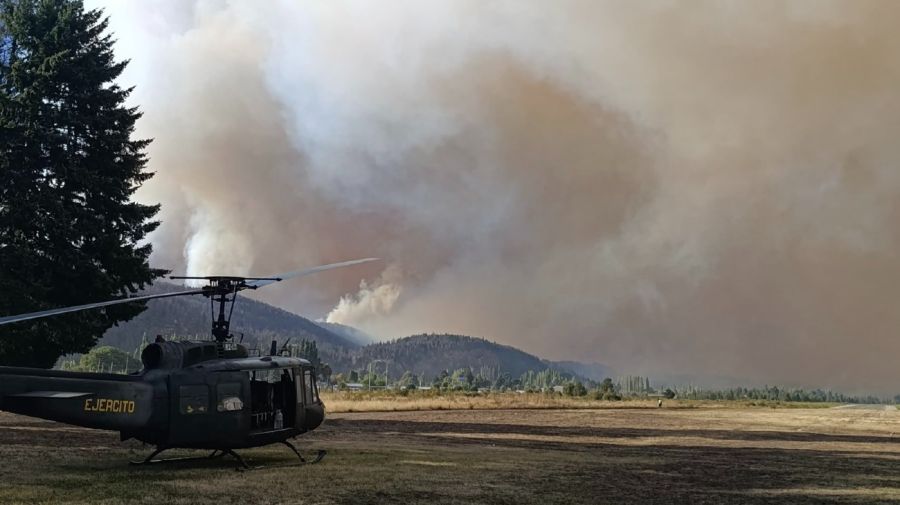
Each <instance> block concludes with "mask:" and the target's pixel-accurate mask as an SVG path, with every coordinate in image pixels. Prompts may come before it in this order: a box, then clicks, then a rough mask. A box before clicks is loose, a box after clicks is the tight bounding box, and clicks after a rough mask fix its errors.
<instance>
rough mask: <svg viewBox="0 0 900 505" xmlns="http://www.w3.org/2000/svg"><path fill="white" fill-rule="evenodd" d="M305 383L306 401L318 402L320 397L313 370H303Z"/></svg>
mask: <svg viewBox="0 0 900 505" xmlns="http://www.w3.org/2000/svg"><path fill="white" fill-rule="evenodd" d="M303 384H304V385H305V386H306V388H305V391H304V393H303V394H304V397H303V399H304V401H305V402H306V403H307V404H312V403H316V402H317V401H318V400H319V398H318V395H317V394H316V393H317V392H316V380H315V376H314V375H313V373H312V370H304V371H303Z"/></svg>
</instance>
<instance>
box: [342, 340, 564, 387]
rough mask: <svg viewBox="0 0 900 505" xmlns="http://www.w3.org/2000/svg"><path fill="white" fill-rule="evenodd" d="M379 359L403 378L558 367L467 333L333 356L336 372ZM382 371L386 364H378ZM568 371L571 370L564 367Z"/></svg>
mask: <svg viewBox="0 0 900 505" xmlns="http://www.w3.org/2000/svg"><path fill="white" fill-rule="evenodd" d="M375 360H384V361H386V362H387V368H388V373H389V374H390V376H391V377H392V378H393V377H395V376H396V377H399V376H400V375H401V374H402V373H403V372H404V371H410V372H412V373H413V374H416V375H422V374H424V375H425V377H428V378H431V377H434V376H436V375H438V374H440V373H441V371H442V370H448V371H451V372H452V371H453V370H456V369H459V368H471V369H472V370H473V371H475V372H476V373H477V372H479V371H481V370H484V371H486V372H488V373H493V374H497V373H509V374H510V375H511V376H512V377H519V376H520V375H522V374H523V373H525V372H527V371H528V370H534V371H540V370H544V369H546V368H557V369H562V367H556V366H554V364H553V363H551V362H547V361H544V360H542V359H541V358H538V357H537V356H534V355H532V354H528V353H527V352H524V351H521V350H519V349H516V348H515V347H510V346H507V345H500V344H496V343H494V342H490V341H488V340H485V339H483V338H475V337H468V336H463V335H413V336H410V337H405V338H401V339H397V340H392V341H389V342H379V343H374V344H369V345H367V346H365V347H360V348H357V349H354V350H353V351H352V352H350V353H347V354H346V355H345V356H343V357H342V358H339V359H332V361H331V362H330V364H331V368H332V369H333V370H334V371H335V372H346V371H349V370H353V369H355V370H361V369H365V368H366V367H367V366H368V365H369V363H372V362H374V361H375ZM376 368H377V369H378V370H379V371H381V370H383V369H384V364H378V365H376ZM564 371H566V372H568V371H569V370H564Z"/></svg>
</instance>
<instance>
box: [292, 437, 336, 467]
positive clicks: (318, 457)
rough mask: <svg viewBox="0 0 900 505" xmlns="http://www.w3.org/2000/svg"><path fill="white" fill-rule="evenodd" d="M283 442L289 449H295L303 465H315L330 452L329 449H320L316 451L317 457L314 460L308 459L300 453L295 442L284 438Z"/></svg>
mask: <svg viewBox="0 0 900 505" xmlns="http://www.w3.org/2000/svg"><path fill="white" fill-rule="evenodd" d="M281 443H282V444H284V445H286V446H287V448H288V449H290V450H292V451H294V454H296V455H297V457H298V458H300V463H301V464H303V465H307V464H308V465H315V464H316V463H318V462H319V461H322V458H324V457H325V455H326V454H328V451H325V450H322V449H319V451H318V452H317V453H316V457H315V458H313V459H312V461H306V458H304V457H303V456H302V455H301V454H300V451H298V450H297V448H296V447H294V444H292V443H290V442H288V441H287V440H282V441H281Z"/></svg>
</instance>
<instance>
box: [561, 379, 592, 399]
mask: <svg viewBox="0 0 900 505" xmlns="http://www.w3.org/2000/svg"><path fill="white" fill-rule="evenodd" d="M563 394H564V395H566V396H584V395H586V394H587V388H586V387H584V384H582V383H581V381H570V382H567V383H566V384H565V386H563Z"/></svg>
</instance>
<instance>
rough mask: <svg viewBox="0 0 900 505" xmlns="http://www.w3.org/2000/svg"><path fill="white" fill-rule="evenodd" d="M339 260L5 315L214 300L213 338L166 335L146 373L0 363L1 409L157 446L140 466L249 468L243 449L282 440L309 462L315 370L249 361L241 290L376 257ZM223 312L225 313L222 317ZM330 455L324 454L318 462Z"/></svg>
mask: <svg viewBox="0 0 900 505" xmlns="http://www.w3.org/2000/svg"><path fill="white" fill-rule="evenodd" d="M377 259H378V258H363V259H357V260H350V261H343V262H340V263H331V264H328V265H321V266H316V267H312V268H306V269H303V270H297V271H294V272H288V273H284V274H277V275H272V276H268V277H238V276H206V277H169V278H170V279H179V280H190V281H194V282H201V283H202V282H205V283H206V284H205V285H203V286H202V287H200V288H197V289H188V290H185V291H176V292H166V293H160V294H152V295H144V296H135V297H129V298H121V299H117V300H110V301H105V302H98V303H89V304H85V305H77V306H72V307H64V308H58V309H51V310H44V311H40V312H31V313H27V314H20V315H15V316H7V317H0V325H4V324H13V323H18V322H21V321H28V320H32V319H38V318H43V317H50V316H54V315H57V314H65V313H68V312H75V311H80V310H90V309H98V308H101V307H107V306H110V305H116V304H120V303H134V302H141V301H148V300H153V299H156V298H169V297H175V296H191V295H201V296H204V297H206V298H208V299H209V301H210V310H211V311H212V313H213V315H214V317H213V318H212V329H211V334H212V339H211V340H208V341H199V342H196V341H194V342H189V341H167V340H165V339H163V338H161V337H157V339H156V341H155V342H153V343H151V344H148V345H147V346H146V347H145V348H144V350H143V351H142V353H141V364H142V366H143V368H142V369H141V370H140V371H139V372H135V373H133V374H129V375H120V374H112V373H92V372H72V371H63V370H46V369H41V368H23V367H4V366H0V410H3V411H7V412H13V413H16V414H21V415H25V416H30V417H37V418H42V419H48V420H51V421H58V422H62V423H66V424H72V425H76V426H82V427H85V428H96V429H102V430H113V431H118V432H119V433H120V438H121V440H122V441H125V440H129V439H136V440H138V441H141V442H143V443H145V444H149V445H152V446H155V450H154V451H153V452H152V453H151V454H150V455H148V456H147V457H146V458H144V459H143V460H140V461H132V462H131V464H134V465H147V464H151V463H161V462H169V461H184V460H200V459H215V458H221V457H223V456H226V455H229V456H231V457H233V458H234V459H235V460H236V461H237V463H238V464H239V465H240V467H241V468H244V469H247V468H250V467H249V465H248V464H247V462H246V461H245V460H244V459H243V458H242V457H241V456H240V455H239V454H238V453H237V452H235V449H245V448H250V447H260V446H264V445H270V444H276V443H280V444H283V445H285V446H287V447H288V448H289V449H291V451H293V453H294V454H295V455H296V456H297V457H298V458H299V460H300V461H299V463H300V464H304V463H307V460H306V459H305V458H304V457H303V456H302V455H301V454H300V451H298V450H297V448H296V447H295V446H294V445H293V444H292V443H291V442H290V439H292V438H294V437H296V436H298V435H301V434H303V433H307V432H309V431H312V430H314V429H316V428H317V427H318V426H319V425H320V424H322V421H324V419H325V406H324V404H323V403H322V400H321V398H319V392H318V387H317V385H316V370H315V368H314V367H313V365H312V364H311V363H310V362H309V361H307V360H305V359H302V358H295V357H287V356H279V355H278V354H279V353H278V352H277V351H278V349H277V342H275V341H273V342H272V346H271V349H270V352H269V355H268V356H250V352H249V350H248V349H247V347H245V346H244V345H241V344H240V343H236V342H234V336H233V335H232V334H231V332H230V325H231V315H232V313H233V311H234V304H235V302H236V301H237V299H238V296H237V294H238V293H239V292H241V291H243V290H246V289H254V290H255V289H259V288H261V287H264V286H268V285H270V284H274V283H276V282H280V281H284V280H287V279H290V278H295V277H302V276H306V275H310V274H314V273H317V272H322V271H325V270H331V269H334V268H341V267H348V266H352V265H358V264H362V263H367V262H370V261H376V260H377ZM216 312H217V314H216ZM176 448H178V449H204V450H211V451H212V453H210V454H209V455H208V456H202V457H190V458H169V459H154V458H156V457H157V456H158V455H159V454H160V453H162V452H163V451H167V450H169V449H176ZM324 456H325V451H323V450H320V451H318V453H317V454H316V456H315V457H314V459H312V460H311V461H309V463H318V462H319V461H321V460H322V458H323V457H324Z"/></svg>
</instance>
